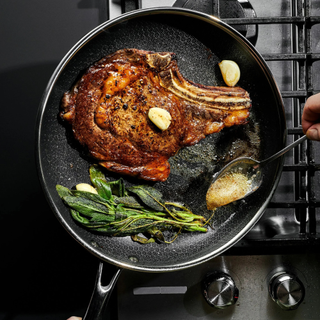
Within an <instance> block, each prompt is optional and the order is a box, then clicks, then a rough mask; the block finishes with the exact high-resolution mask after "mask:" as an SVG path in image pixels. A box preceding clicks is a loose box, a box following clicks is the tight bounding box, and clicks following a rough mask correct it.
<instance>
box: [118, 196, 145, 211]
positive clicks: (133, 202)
mask: <svg viewBox="0 0 320 320" xmlns="http://www.w3.org/2000/svg"><path fill="white" fill-rule="evenodd" d="M113 201H114V202H115V203H116V204H120V203H122V204H123V205H125V206H126V207H129V208H136V209H143V208H144V206H143V205H141V204H140V203H139V202H138V201H137V199H136V198H134V197H132V196H126V197H114V199H113Z"/></svg>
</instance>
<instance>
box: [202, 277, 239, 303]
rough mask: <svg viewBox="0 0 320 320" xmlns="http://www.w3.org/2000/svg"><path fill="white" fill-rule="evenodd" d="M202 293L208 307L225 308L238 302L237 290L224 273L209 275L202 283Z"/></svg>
mask: <svg viewBox="0 0 320 320" xmlns="http://www.w3.org/2000/svg"><path fill="white" fill-rule="evenodd" d="M202 292H203V295H204V297H205V299H206V301H207V302H208V303H209V305H210V306H212V307H216V308H220V309H223V308H226V307H229V306H231V305H234V304H235V303H236V301H237V300H238V295H239V290H238V289H237V287H236V285H235V283H234V281H233V279H232V278H231V277H230V276H229V275H228V274H226V273H223V272H217V273H210V274H208V275H207V276H206V278H205V279H204V280H203V282H202Z"/></svg>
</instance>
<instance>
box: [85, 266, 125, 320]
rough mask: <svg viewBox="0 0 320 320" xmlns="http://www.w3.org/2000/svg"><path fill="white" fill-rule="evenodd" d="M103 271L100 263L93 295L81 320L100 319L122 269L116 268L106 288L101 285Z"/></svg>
mask: <svg viewBox="0 0 320 320" xmlns="http://www.w3.org/2000/svg"><path fill="white" fill-rule="evenodd" d="M102 271H103V262H100V264H99V268H98V272H97V276H96V283H95V287H94V289H93V293H92V296H91V299H90V302H89V305H88V308H87V311H86V313H85V315H84V317H83V320H100V319H101V317H102V311H103V308H104V306H105V305H107V304H108V300H109V298H110V296H111V293H112V291H113V288H114V286H115V284H116V282H117V280H118V278H119V276H120V273H121V271H122V269H120V268H118V269H117V270H116V272H115V273H114V275H113V277H112V279H111V281H110V283H109V284H108V285H107V286H103V285H102V283H101V278H102Z"/></svg>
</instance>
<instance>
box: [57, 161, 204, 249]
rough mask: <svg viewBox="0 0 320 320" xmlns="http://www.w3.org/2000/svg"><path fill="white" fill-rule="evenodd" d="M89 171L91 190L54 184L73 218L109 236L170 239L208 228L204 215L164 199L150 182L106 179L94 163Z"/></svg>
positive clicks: (137, 239)
mask: <svg viewBox="0 0 320 320" xmlns="http://www.w3.org/2000/svg"><path fill="white" fill-rule="evenodd" d="M89 174H90V180H91V183H92V185H93V187H94V190H93V191H94V192H88V191H83V190H70V189H68V188H66V187H64V186H61V185H57V186H56V190H57V192H58V194H59V196H60V197H61V199H62V200H63V202H64V203H65V204H66V205H67V206H68V207H69V208H70V212H71V216H72V218H73V219H74V220H75V221H76V222H78V223H80V224H81V225H82V226H83V227H85V228H87V229H90V230H92V231H95V232H100V233H104V234H107V235H109V236H118V237H122V236H129V235H130V236H131V237H132V239H133V240H134V241H137V242H140V243H150V242H154V241H155V240H159V241H161V242H166V243H170V242H172V241H174V240H175V239H176V238H177V236H178V235H179V234H180V233H181V232H182V231H189V232H195V231H196V232H207V228H206V220H205V218H204V217H202V216H200V215H195V214H193V213H192V212H191V211H190V210H189V209H188V208H186V207H185V206H183V205H181V204H177V203H174V202H165V201H164V200H163V196H162V193H161V192H160V191H159V190H157V189H155V188H153V187H151V186H148V185H139V186H132V187H128V188H126V187H125V184H124V181H123V179H119V180H117V181H107V180H106V178H105V175H104V174H103V172H102V171H101V170H100V168H99V167H98V166H96V165H94V166H91V167H90V169H89ZM95 191H96V192H95ZM139 234H142V235H143V236H141V235H139Z"/></svg>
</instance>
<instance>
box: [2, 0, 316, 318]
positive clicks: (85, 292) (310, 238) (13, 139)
mask: <svg viewBox="0 0 320 320" xmlns="http://www.w3.org/2000/svg"><path fill="white" fill-rule="evenodd" d="M178 2H180V5H185V6H187V5H190V3H191V2H189V4H188V1H177V2H176V1H173V0H161V1H154V0H139V1H138V0H137V1H127V2H126V6H127V7H126V8H125V9H126V10H128V9H130V10H131V8H133V9H134V8H135V6H139V7H155V6H159V5H160V4H161V5H166V6H171V5H173V4H174V3H178ZM195 2H197V1H195ZM198 2H199V3H201V1H198ZM239 2H242V3H245V4H246V2H247V1H245V0H243V1H239ZM250 3H251V4H252V6H253V7H254V9H255V13H256V16H257V18H256V20H254V23H252V22H250V21H247V22H246V23H249V26H250V32H252V30H253V29H254V26H255V24H256V23H259V27H258V37H257V39H256V48H257V49H258V51H259V52H261V53H262V55H263V56H264V57H265V59H266V60H267V61H268V64H269V66H270V68H271V70H272V72H273V74H274V76H275V79H276V81H277V83H278V85H279V88H280V91H281V93H282V96H283V98H284V103H285V110H286V117H287V123H288V128H289V130H288V134H289V137H288V142H290V141H292V140H293V139H296V138H297V137H298V136H300V135H301V128H300V114H301V107H302V106H303V101H304V99H305V97H306V96H308V95H310V94H313V93H315V92H318V91H319V87H320V79H319V74H320V73H319V72H317V70H318V68H319V67H320V66H319V62H318V60H319V57H320V55H319V49H320V47H319V45H320V44H319V43H320V37H319V38H317V36H319V34H320V30H319V25H318V23H319V17H318V16H319V11H320V1H317V0H315V1H306V3H307V4H309V3H310V4H311V6H310V7H309V6H306V10H307V11H308V12H304V9H303V7H302V6H300V5H296V6H294V7H292V6H291V1H289V0H284V1H278V0H269V1H263V2H262V1H260V0H251V1H250ZM297 3H298V4H299V3H300V4H301V3H302V1H297ZM202 4H203V2H202ZM123 9H124V8H123V6H122V7H121V1H120V0H119V1H114V0H96V1H90V0H78V1H62V0H54V1H53V0H47V1H36V0H29V1H22V0H20V1H12V0H2V1H1V3H0V26H1V43H2V50H1V51H0V57H1V60H0V61H1V65H0V88H1V89H0V90H1V102H2V103H1V105H2V116H1V117H0V119H1V125H0V133H1V135H0V136H1V150H3V151H2V156H1V158H0V161H1V168H2V178H3V181H2V184H1V185H2V187H1V195H2V196H1V204H2V205H1V209H0V210H1V211H0V212H1V216H0V219H1V220H0V222H1V226H2V231H1V240H2V241H1V242H2V243H3V244H4V245H3V246H2V259H1V260H2V263H1V267H0V268H1V269H0V271H1V275H2V281H1V284H2V292H3V293H4V294H3V297H2V303H1V304H0V319H3V320H4V319H6V320H8V319H21V320H24V319H33V320H37V319H48V320H50V319H52V320H53V319H67V317H69V316H71V315H80V316H81V315H83V314H84V311H85V309H86V306H87V304H88V302H89V299H90V296H91V292H92V288H93V284H94V280H95V273H96V270H97V267H98V261H97V259H96V258H95V257H93V256H92V255H90V254H89V253H88V252H87V251H86V250H85V249H83V248H82V247H81V246H79V245H78V244H77V243H76V242H75V241H74V240H73V239H72V238H71V237H70V236H69V235H68V234H67V232H65V230H63V228H62V227H61V225H60V224H59V223H58V221H57V220H56V218H55V217H54V215H53V214H52V213H51V210H50V208H49V206H48V205H47V203H46V201H45V199H44V196H43V194H42V190H41V188H40V184H39V182H38V178H37V172H36V167H35V161H34V140H35V119H36V113H37V110H38V105H39V101H40V99H41V96H42V94H43V91H44V89H45V87H46V84H47V82H48V80H49V78H50V76H51V74H52V73H53V71H54V69H55V68H56V66H57V64H58V63H59V61H60V60H61V59H62V57H63V56H64V55H65V54H66V52H67V51H68V50H69V49H70V48H71V47H72V46H73V45H74V44H75V43H76V42H77V41H78V40H79V39H80V38H81V37H82V36H83V35H85V34H86V33H87V32H89V31H90V30H91V29H93V28H94V27H96V26H97V25H99V24H100V23H102V22H104V21H105V20H106V19H107V18H113V17H115V16H117V15H119V14H121V13H122V10H123ZM218 9H219V8H218ZM210 10H217V7H216V6H213V7H211V9H210ZM309 10H310V11H309ZM292 12H294V14H295V16H296V17H295V18H294V21H293V23H292V20H291V21H290V19H291V18H290V16H291V14H292ZM305 13H308V14H309V13H311V17H308V18H307V19H306V18H304V14H305ZM279 17H281V18H279ZM224 19H225V21H226V22H228V23H235V25H234V26H235V27H236V26H237V25H236V23H237V21H236V20H234V19H233V18H231V19H230V18H229V20H228V18H224ZM270 19H271V20H270ZM292 25H293V26H294V28H291V26H292ZM309 30H311V31H310V32H309ZM309 35H310V38H312V39H313V41H312V42H311V43H310V44H308V43H306V44H305V43H304V44H303V46H301V45H300V44H298V43H296V41H295V40H293V41H289V39H290V38H292V37H294V39H296V38H299V37H300V38H301V37H304V36H309ZM317 39H318V40H317ZM305 45H306V46H307V47H306V48H305V47H304V46H305ZM305 50H306V51H305ZM311 66H312V67H311ZM293 74H294V75H296V76H297V79H296V80H295V81H292V80H291V79H292V75H293ZM319 153H320V148H319V147H318V146H317V143H314V142H312V143H310V142H308V143H306V144H304V145H303V146H302V147H300V148H298V149H297V150H295V151H293V152H291V153H290V155H288V156H287V157H286V161H285V168H284V172H283V175H282V179H281V181H280V183H279V187H278V189H277V192H276V194H275V195H274V197H273V199H272V201H271V203H270V205H269V208H268V209H267V211H266V212H265V214H264V216H263V218H262V219H261V221H260V223H259V224H257V226H256V227H255V228H254V229H253V230H252V231H251V232H250V233H249V234H248V235H247V236H246V237H245V238H244V239H243V240H241V241H240V242H239V243H238V244H236V245H235V246H234V247H233V248H232V249H230V250H229V251H228V252H226V254H225V255H224V256H223V257H218V258H216V259H213V260H212V261H211V262H209V263H207V264H205V265H203V266H199V267H195V268H192V269H190V270H186V271H181V272H177V273H174V274H171V275H170V274H169V275H168V274H160V275H154V274H142V273H139V274H138V273H132V272H131V271H124V272H123V273H122V275H121V276H120V279H119V283H118V286H117V290H116V292H117V293H118V294H117V295H115V294H114V295H113V296H112V301H111V304H110V307H109V308H108V310H107V312H106V315H105V318H106V319H117V318H119V319H128V316H127V315H128V314H129V315H130V317H131V319H135V318H137V319H138V318H139V319H144V318H149V317H150V315H152V318H153V319H157V317H158V318H159V319H160V318H161V319H163V318H164V317H165V318H169V319H209V318H214V317H215V318H218V319H234V318H237V319H241V318H240V316H241V317H242V318H246V319H253V318H255V319H257V316H255V317H253V315H258V318H259V319H278V318H277V317H280V318H281V319H291V318H292V319H293V318H295V319H316V317H317V315H318V314H319V313H320V307H319V305H317V303H316V302H315V301H316V299H317V297H318V290H317V288H318V287H319V284H320V278H319V276H318V270H320V268H319V267H320V266H319V261H320V259H319V258H320V256H319V253H318V252H319V228H320V226H319V223H320V216H319V203H320V202H319V198H320V194H319V193H320V191H319V190H320V188H318V187H317V186H318V184H319V173H318V170H319V168H320V166H319V164H318V162H317V159H319ZM279 266H284V267H283V268H286V269H287V268H288V269H290V270H291V269H292V270H293V272H294V273H295V274H296V275H298V276H299V278H301V281H302V282H303V283H304V285H305V288H306V296H305V299H304V302H303V304H302V305H301V306H300V307H299V308H298V309H297V310H296V311H290V312H287V313H285V312H283V311H282V310H280V309H279V308H277V307H278V306H277V305H275V303H274V302H273V301H272V300H271V299H270V297H269V296H268V290H267V280H268V277H269V276H270V274H273V273H274V272H275V271H276V269H277V268H279ZM107 268H110V272H112V267H111V266H107ZM214 270H220V271H223V272H226V273H228V274H230V275H231V276H232V277H233V278H234V280H235V282H236V284H237V286H238V287H239V291H240V292H239V299H238V301H237V303H236V304H235V305H234V306H233V307H231V308H229V309H228V308H227V309H224V310H222V309H215V308H212V307H210V306H208V305H207V304H206V302H205V301H204V299H203V297H202V293H201V291H199V290H200V289H201V281H202V279H203V278H204V277H205V275H206V274H207V272H209V271H214ZM247 280H248V281H247ZM168 287H169V289H168ZM137 288H138V289H139V288H149V289H150V290H151V293H152V294H146V290H144V289H142V294H141V290H140V291H139V290H138V291H137ZM168 290H169V291H168ZM137 292H140V294H137ZM157 292H158V293H157ZM159 292H160V294H159ZM186 293H187V294H186ZM193 297H195V298H193ZM137 306H140V307H139V308H138V309H140V310H143V311H141V312H140V311H139V312H138V313H136V308H137ZM141 306H144V308H143V309H141ZM178 306H179V307H178ZM166 310H169V311H170V313H168V311H166ZM169 315H170V316H169ZM188 317H189V318H188Z"/></svg>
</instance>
